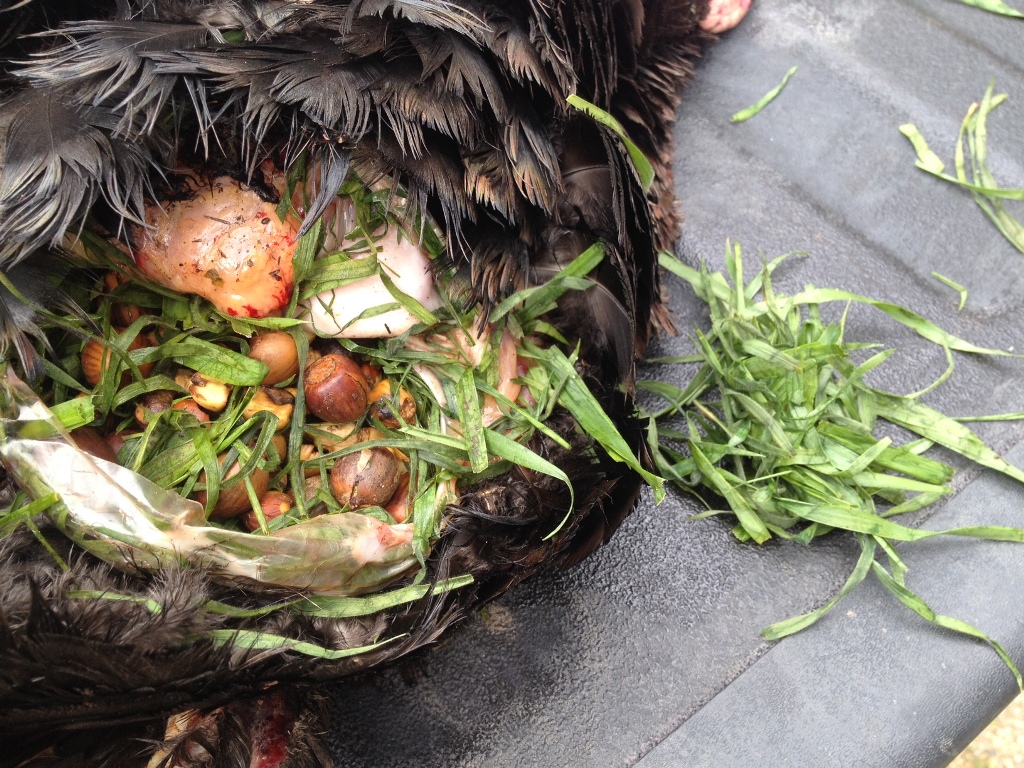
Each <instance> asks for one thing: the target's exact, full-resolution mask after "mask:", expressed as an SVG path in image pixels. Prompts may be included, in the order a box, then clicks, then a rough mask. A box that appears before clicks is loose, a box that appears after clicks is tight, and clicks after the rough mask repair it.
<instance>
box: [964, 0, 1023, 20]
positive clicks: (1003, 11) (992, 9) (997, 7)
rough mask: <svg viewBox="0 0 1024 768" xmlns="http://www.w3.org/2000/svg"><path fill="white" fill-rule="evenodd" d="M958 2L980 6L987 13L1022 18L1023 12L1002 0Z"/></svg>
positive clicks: (967, 0)
mask: <svg viewBox="0 0 1024 768" xmlns="http://www.w3.org/2000/svg"><path fill="white" fill-rule="evenodd" d="M960 2H961V3H963V4H964V5H970V6H973V7H975V8H981V9H982V10H983V11H988V12H989V13H998V14H999V15H1000V16H1010V17H1011V18H1014V19H1024V13H1021V12H1020V11H1018V10H1017V9H1016V8H1012V7H1011V6H1009V5H1007V4H1006V3H1004V2H1003V0H960Z"/></svg>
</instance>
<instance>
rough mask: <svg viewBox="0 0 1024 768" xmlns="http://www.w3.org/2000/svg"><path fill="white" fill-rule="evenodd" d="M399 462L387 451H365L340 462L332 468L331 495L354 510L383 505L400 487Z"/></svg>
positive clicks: (348, 456)
mask: <svg viewBox="0 0 1024 768" xmlns="http://www.w3.org/2000/svg"><path fill="white" fill-rule="evenodd" d="M399 469H400V468H399V465H398V460H397V459H396V458H395V457H394V455H393V454H392V453H391V451H389V450H388V449H387V448H364V449H363V450H361V451H359V452H358V453H350V454H348V455H347V456H343V457H342V458H340V459H338V461H337V462H335V464H334V468H333V469H331V477H330V482H331V493H333V494H334V498H336V499H337V500H338V503H339V504H342V505H346V504H347V505H348V506H349V507H350V508H351V509H361V508H363V507H375V506H380V505H381V504H384V503H385V502H387V501H388V500H389V499H390V498H391V497H392V496H393V495H394V493H395V490H396V489H397V488H398V479H399Z"/></svg>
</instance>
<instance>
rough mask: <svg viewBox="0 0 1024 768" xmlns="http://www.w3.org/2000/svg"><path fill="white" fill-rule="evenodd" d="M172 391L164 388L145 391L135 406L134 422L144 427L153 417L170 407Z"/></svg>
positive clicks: (172, 398) (172, 397)
mask: <svg viewBox="0 0 1024 768" xmlns="http://www.w3.org/2000/svg"><path fill="white" fill-rule="evenodd" d="M172 400H174V393H173V392H171V391H169V390H166V389H158V390H156V391H154V392H147V393H146V394H144V395H143V396H142V398H141V399H140V400H139V402H138V404H137V405H136V406H135V423H136V424H138V425H139V426H140V427H143V428H145V427H146V425H147V424H149V422H151V421H152V420H153V417H155V416H157V415H159V414H161V413H163V412H164V411H166V410H169V409H170V408H171V401H172Z"/></svg>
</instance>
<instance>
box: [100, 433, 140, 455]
mask: <svg viewBox="0 0 1024 768" xmlns="http://www.w3.org/2000/svg"><path fill="white" fill-rule="evenodd" d="M139 432H140V430H138V429H135V428H134V427H128V428H127V429H122V430H121V431H120V432H111V433H110V434H109V435H107V437H106V440H107V443H108V444H109V445H110V450H112V451H113V452H114V455H115V456H116V455H117V454H119V453H120V452H121V449H122V448H124V444H125V442H127V441H126V440H125V438H127V437H128V436H129V435H137V434H139Z"/></svg>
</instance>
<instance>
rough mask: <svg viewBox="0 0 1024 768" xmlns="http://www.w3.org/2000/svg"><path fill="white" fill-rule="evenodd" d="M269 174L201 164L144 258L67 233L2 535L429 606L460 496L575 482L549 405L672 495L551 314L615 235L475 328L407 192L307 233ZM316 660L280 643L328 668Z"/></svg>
mask: <svg viewBox="0 0 1024 768" xmlns="http://www.w3.org/2000/svg"><path fill="white" fill-rule="evenodd" d="M262 172H263V176H264V179H263V180H264V182H265V186H267V187H271V188H274V189H275V190H276V192H277V194H278V195H279V198H280V201H281V202H280V203H273V202H266V201H265V198H261V197H260V195H258V194H257V193H256V192H255V191H254V190H253V189H252V188H250V187H248V186H246V185H243V184H240V183H239V182H237V181H234V180H232V179H229V178H227V177H213V178H209V177H204V176H203V175H201V174H200V173H198V172H191V171H190V172H187V173H186V174H184V175H183V179H182V180H181V187H182V193H181V195H180V196H179V197H174V198H172V199H170V200H167V201H165V203H164V204H163V205H162V206H157V205H152V206H150V207H149V208H148V209H147V216H146V219H147V221H146V226H142V225H139V226H136V227H134V229H133V230H132V232H130V233H129V237H128V238H127V240H128V241H129V242H130V243H131V245H130V246H129V245H127V244H126V243H125V242H124V241H123V240H122V239H117V238H115V237H113V233H110V232H105V231H103V230H102V228H101V227H99V226H98V225H96V226H89V227H87V228H86V229H85V230H84V231H82V232H81V233H80V235H79V236H78V237H77V238H74V239H69V241H68V247H69V249H70V250H71V252H72V255H71V259H72V261H73V267H74V269H73V271H72V273H71V274H70V275H69V276H68V278H67V279H65V280H64V281H63V287H64V288H65V289H66V290H67V291H68V292H69V294H70V296H71V297H72V298H73V299H75V300H76V301H77V303H78V304H79V305H80V306H81V307H85V308H87V311H88V316H79V315H76V314H74V313H70V314H49V313H46V314H45V317H46V318H47V319H46V321H45V322H44V323H42V326H41V327H42V328H43V330H44V331H45V334H46V335H45V339H44V340H41V341H40V349H41V350H42V349H43V347H48V348H49V349H50V350H51V353H50V354H49V355H48V356H45V357H44V356H43V355H40V356H39V357H38V358H37V361H38V363H39V365H41V367H42V368H43V370H44V375H42V376H40V377H39V378H38V379H37V380H36V381H35V382H34V384H33V386H34V390H35V391H34V392H32V391H30V390H29V389H28V388H27V387H25V386H24V385H22V384H21V383H20V382H18V381H17V380H15V379H14V378H13V376H12V375H11V374H10V372H9V371H8V380H7V387H6V389H5V393H4V399H5V402H4V403H3V406H4V408H3V410H4V413H5V419H4V421H3V423H2V427H3V430H4V434H3V436H2V437H3V440H2V441H0V442H2V444H3V452H4V455H5V459H6V460H7V462H8V464H9V465H10V466H11V467H12V468H13V470H14V472H15V474H16V476H17V477H18V480H19V483H20V484H21V486H22V487H23V488H24V489H25V490H27V491H29V493H20V494H19V496H18V497H17V499H16V500H15V503H14V505H13V506H12V508H11V509H10V511H9V512H8V513H7V514H6V515H5V516H4V517H2V518H0V534H6V533H9V532H10V531H11V530H13V529H14V528H16V527H18V526H20V525H27V526H28V527H30V528H31V529H32V530H33V531H34V532H35V533H36V534H37V536H39V537H40V538H41V539H42V540H43V541H44V544H46V541H45V537H43V536H42V534H41V533H40V531H39V529H38V528H37V527H36V526H35V524H34V522H33V516H34V515H36V514H38V513H39V512H40V511H42V510H44V509H46V510H47V515H48V516H49V517H50V518H51V519H52V520H53V521H54V522H55V524H56V525H57V527H58V528H60V529H61V531H62V532H63V533H64V534H66V535H68V536H69V537H70V538H72V539H73V540H74V541H75V542H76V543H78V544H79V545H80V546H82V547H83V548H85V549H87V550H89V551H91V552H93V553H94V554H96V555H98V556H99V557H101V558H103V559H105V560H106V561H108V562H110V563H112V564H115V565H117V566H119V567H122V568H126V569H129V570H143V571H145V570H157V569H160V568H163V567H167V566H169V565H174V564H179V563H188V564H191V565H194V566H200V567H203V568H206V569H209V572H210V574H211V576H212V577H213V578H217V579H221V580H227V581H228V582H229V583H233V582H235V581H238V580H240V581H241V582H245V581H250V582H258V583H260V584H263V585H267V586H270V587H281V588H287V589H291V590H303V591H304V592H306V593H312V594H315V595H317V596H318V597H317V599H316V600H314V601H310V600H301V601H291V603H289V604H288V605H290V606H291V608H292V609H294V610H301V611H303V612H308V613H313V614H317V615H337V611H338V610H344V611H348V612H350V613H351V612H352V611H355V612H356V613H355V614H353V615H359V614H360V613H366V612H370V611H373V610H380V609H382V608H387V607H390V606H393V605H397V604H401V603H403V602H407V601H411V600H415V599H418V598H420V597H422V596H423V595H424V594H425V592H426V590H427V588H428V586H427V585H425V584H421V583H420V582H422V581H423V579H424V573H425V572H424V563H425V560H426V558H427V556H428V555H429V553H430V551H431V547H432V545H433V544H434V542H435V541H436V540H437V538H438V537H439V536H440V534H441V531H442V528H443V525H444V522H443V521H444V511H445V508H446V507H447V506H448V505H449V504H451V503H454V502H456V501H457V499H458V496H459V493H460V489H462V488H464V487H466V486H468V485H471V484H473V483H474V482H477V481H479V480H481V479H485V478H488V477H493V476H496V475H500V474H502V473H505V472H507V471H509V469H510V468H511V467H512V466H513V465H518V466H520V467H522V468H524V469H525V470H528V471H531V472H534V473H539V474H543V475H549V476H551V477H553V478H555V479H557V480H559V481H562V482H564V483H566V484H567V485H569V480H568V477H567V476H566V475H565V474H564V473H563V472H562V471H561V470H560V469H559V468H558V467H556V466H555V465H554V464H552V463H551V462H549V461H548V460H547V459H545V458H544V457H543V456H542V455H540V454H538V453H537V452H535V451H534V450H532V449H531V447H530V444H531V439H532V438H534V436H535V435H544V436H546V437H547V438H549V439H550V440H553V441H555V442H556V443H558V444H559V445H562V446H564V447H565V448H568V447H569V445H568V443H567V442H566V441H565V439H564V438H563V437H561V436H559V435H558V434H556V433H555V432H554V431H552V430H551V429H549V428H548V427H547V426H545V421H546V420H547V419H548V418H549V417H550V415H551V413H552V412H553V410H554V409H555V408H556V407H557V406H559V405H560V406H562V407H564V408H566V409H567V410H568V411H569V412H570V413H571V414H572V415H573V417H574V418H575V419H576V421H577V423H578V424H580V426H581V428H582V429H584V430H586V431H587V432H588V434H590V435H591V436H592V437H593V438H594V439H595V440H596V441H597V442H598V443H599V444H600V445H602V446H603V447H604V448H605V449H606V450H607V451H608V453H609V454H610V455H611V456H612V457H613V458H615V459H616V460H619V461H624V462H626V463H627V464H629V465H630V466H631V467H633V468H634V469H635V470H636V471H638V472H641V473H643V474H644V475H645V476H646V477H647V478H648V479H649V480H650V481H651V482H652V483H654V484H656V485H657V484H658V483H659V480H658V478H656V477H654V476H653V475H651V474H649V473H648V472H646V470H644V469H643V468H642V467H641V466H640V465H639V462H638V460H637V459H636V457H635V456H634V455H633V453H632V452H631V451H630V449H629V447H628V445H627V444H626V443H625V441H624V440H623V438H622V437H621V436H620V435H619V434H618V432H617V431H616V429H615V427H614V425H613V423H612V421H611V419H609V417H608V416H607V415H606V414H605V413H604V412H603V411H602V410H601V408H600V406H599V405H598V403H597V401H596V399H595V398H594V397H593V396H592V395H591V393H590V392H589V390H588V389H587V387H586V385H585V384H584V383H583V381H582V380H581V379H580V377H579V375H578V374H577V373H576V371H575V369H574V355H573V354H566V353H565V352H564V351H563V350H562V349H560V348H559V347H557V346H555V345H554V344H552V343H551V342H552V340H556V341H558V340H561V339H560V335H559V334H558V332H557V331H556V330H555V329H554V328H553V327H551V326H550V325H549V324H548V323H547V322H546V321H545V319H544V315H545V312H547V311H548V310H549V309H551V308H552V307H553V306H554V302H555V301H556V300H557V299H558V297H559V296H560V295H561V294H562V293H564V292H565V291H567V290H585V289H586V288H588V287H589V286H590V285H591V283H590V281H588V280H586V279H585V275H586V274H588V273H589V272H590V271H591V270H593V268H594V267H595V266H596V265H597V264H598V263H599V262H600V261H601V259H602V257H603V249H602V247H601V244H600V243H599V242H598V243H595V245H594V246H593V247H591V248H590V249H588V250H587V251H585V252H584V253H583V254H582V255H580V256H579V257H578V258H577V259H576V260H575V261H574V262H572V263H571V264H569V265H568V266H567V267H566V268H565V269H563V270H562V272H560V273H559V274H557V275H556V276H555V277H553V278H552V279H551V280H550V281H548V282H547V283H545V284H542V285H538V286H533V287H531V288H528V289H526V290H524V291H521V292H519V293H517V294H515V295H513V296H511V297H510V298H509V299H508V300H506V301H504V302H502V303H501V304H500V305H498V306H496V307H494V308H492V309H490V311H489V312H488V313H487V314H484V310H483V309H482V308H481V307H479V306H466V305H465V303H464V302H461V301H460V299H459V296H460V291H459V287H458V284H457V281H456V280H455V279H454V278H453V277H452V276H451V275H448V274H446V273H445V270H444V269H443V268H440V267H439V266H438V265H437V264H436V263H435V262H436V260H437V259H438V257H439V254H440V253H441V245H440V242H439V240H438V237H437V235H436V233H435V232H434V230H433V228H432V226H431V224H430V223H429V222H428V221H427V220H425V218H424V217H422V216H418V215H416V214H414V213H413V212H412V211H411V210H410V208H408V207H407V206H406V205H405V200H404V197H403V196H402V193H401V190H400V189H396V188H394V187H393V186H392V185H390V184H377V185H374V186H373V187H372V188H367V186H366V185H365V184H364V183H363V182H362V181H361V180H359V179H357V178H355V177H350V178H349V179H348V180H347V181H346V183H345V184H344V185H343V187H342V189H341V192H340V194H339V196H338V197H337V198H336V199H335V200H334V201H333V202H332V203H331V204H330V206H329V207H328V210H327V212H326V213H325V214H324V215H323V216H322V217H321V218H319V219H317V221H316V223H315V224H314V225H312V226H311V227H309V228H308V232H306V233H305V234H302V235H301V236H300V235H299V232H300V231H301V227H302V223H303V211H304V205H305V196H304V190H303V185H302V181H301V180H302V178H303V172H304V171H303V169H302V168H301V167H297V168H296V170H294V171H293V172H291V173H289V175H288V176H287V177H285V176H284V174H280V173H278V172H276V171H275V170H274V169H273V168H272V167H270V166H265V167H264V168H263V169H262ZM83 276H86V277H83ZM89 276H91V277H89ZM8 287H9V288H10V289H13V287H12V286H8ZM570 352H571V349H570ZM40 398H41V400H40ZM41 402H45V403H46V404H47V405H48V406H49V407H50V408H51V409H52V412H53V414H54V417H55V418H53V417H50V416H49V415H48V414H47V413H46V412H45V410H43V409H41V408H40V403H41ZM65 430H66V434H67V435H69V436H70V440H72V441H73V442H74V443H75V444H76V445H77V447H78V448H79V449H81V450H77V449H76V448H74V447H72V445H71V444H70V443H69V442H68V441H67V440H62V439H60V438H59V435H60V434H63V433H64V431H65ZM52 438H56V439H52ZM83 452H86V453H88V454H92V456H93V457H95V458H89V457H87V456H86V455H85V453H83ZM570 491H571V486H570ZM58 499H59V501H58ZM571 513H572V510H571V509H570V510H568V511H567V513H566V514H567V516H568V514H571ZM557 530H558V527H556V528H554V529H553V530H552V531H551V532H550V534H551V535H553V534H555V533H556V532H557ZM51 551H52V552H53V555H54V556H55V557H59V556H58V555H57V553H56V552H55V551H53V550H52V548H51ZM402 578H406V579H409V578H411V579H412V581H411V583H410V584H408V585H406V586H403V587H401V588H399V589H396V590H392V591H391V592H385V593H382V590H383V589H384V588H385V587H387V586H388V585H390V584H392V583H394V582H395V581H397V580H399V579H402ZM470 581H471V578H470V577H468V576H458V575H456V576H454V577H452V578H450V579H447V580H445V581H442V582H440V583H438V584H435V585H430V588H431V589H434V590H445V589H451V588H457V587H459V586H462V585H464V584H467V583H469V582H470ZM78 596H80V597H83V598H107V599H117V598H118V596H116V595H113V596H112V595H110V594H102V595H101V594H91V593H89V591H88V590H83V591H81V594H80V595H78ZM121 597H124V598H125V599H135V598H128V597H127V596H121ZM332 600H333V601H334V602H332ZM339 600H340V601H341V602H340V603H339V602H337V601H339ZM352 600H355V601H356V603H352V602H351V601H352ZM346 601H348V602H346ZM359 601H363V602H362V603H361V604H360V603H359ZM294 603H300V605H297V606H296V605H294ZM339 605H340V606H343V608H339V607H338V606H339ZM354 605H355V606H356V607H353V606H354ZM208 607H209V609H210V610H214V611H222V612H223V611H230V610H233V609H232V608H231V607H230V606H224V605H220V604H218V605H211V606H208ZM274 607H280V606H274ZM268 610H269V609H268ZM346 615H348V614H346ZM243 634H244V633H243ZM250 634H251V633H250ZM257 634H258V633H257ZM268 638H269V636H259V637H256V636H255V635H254V636H253V637H250V638H247V639H246V638H243V637H242V636H241V635H240V634H237V633H236V634H235V635H233V636H232V638H231V639H232V640H233V641H235V642H239V641H242V640H244V641H245V642H248V644H250V645H256V646H257V647H268V646H266V644H267V643H270V644H271V645H272V644H273V642H275V641H274V640H273V639H272V638H269V639H268ZM282 642H283V640H282ZM300 646H302V644H301V643H300V644H298V645H294V644H290V645H289V647H292V648H294V649H295V650H297V651H300V652H309V653H316V654H317V655H323V654H324V653H330V652H328V651H327V650H326V649H322V648H321V649H306V648H304V647H300ZM360 650H363V649H348V650H346V651H344V652H341V653H345V654H350V653H357V652H359V651H360Z"/></svg>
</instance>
